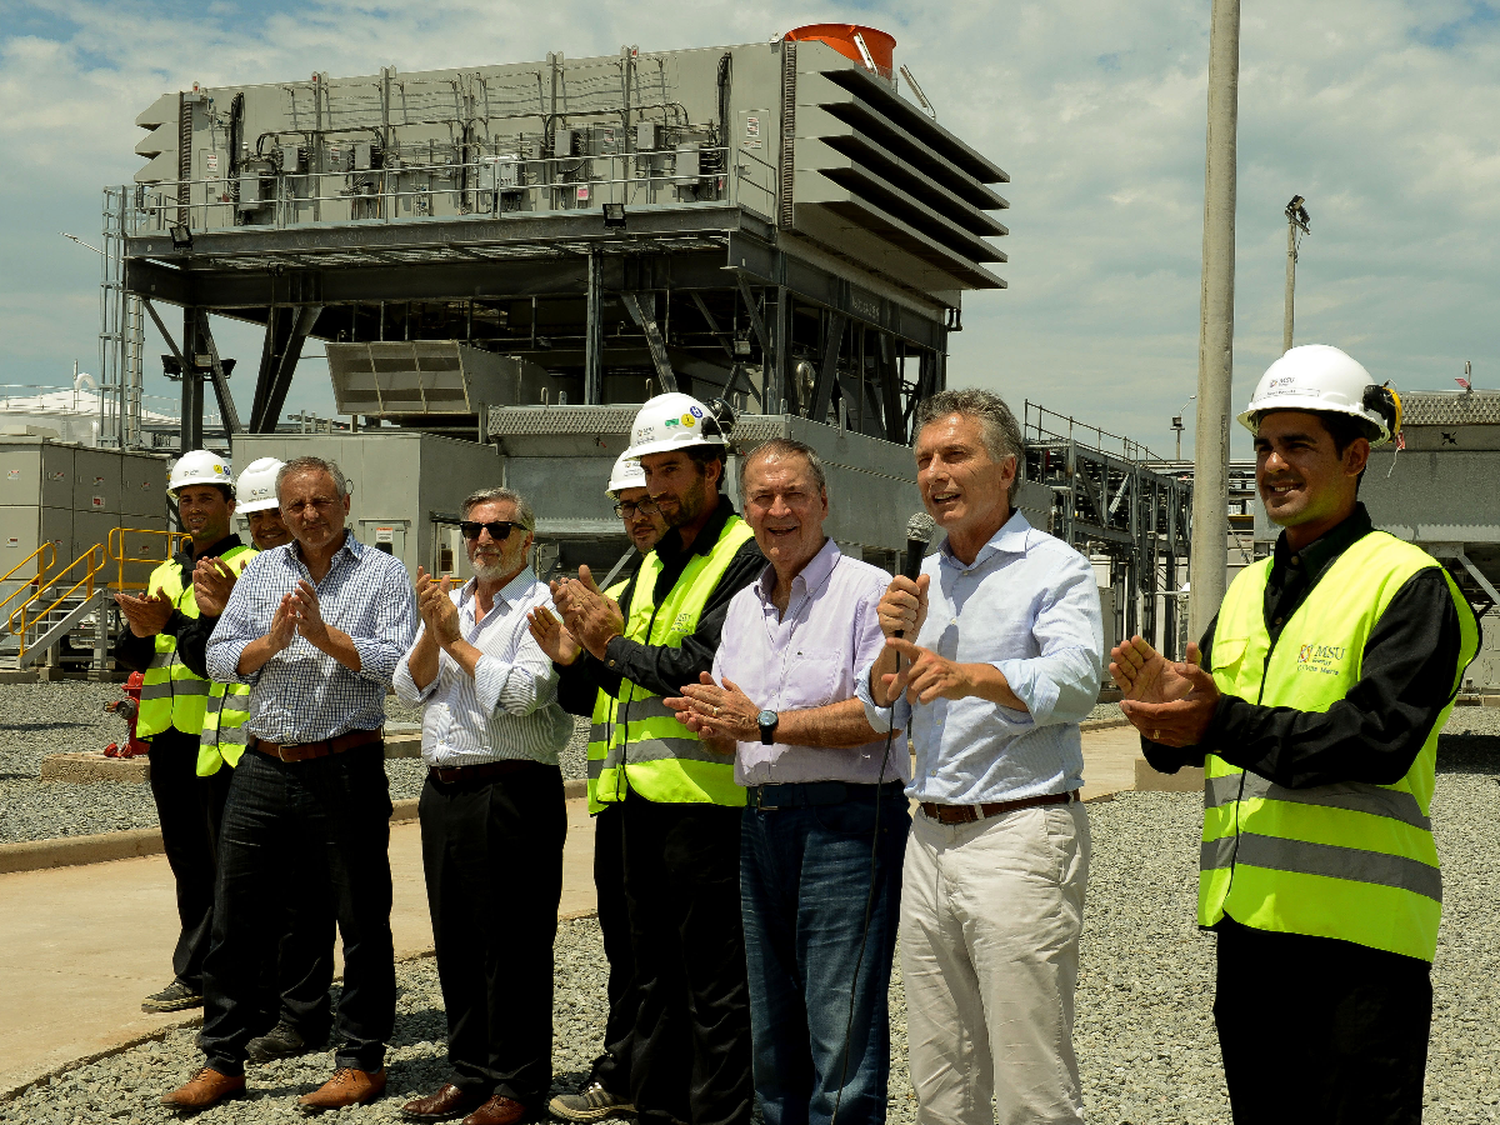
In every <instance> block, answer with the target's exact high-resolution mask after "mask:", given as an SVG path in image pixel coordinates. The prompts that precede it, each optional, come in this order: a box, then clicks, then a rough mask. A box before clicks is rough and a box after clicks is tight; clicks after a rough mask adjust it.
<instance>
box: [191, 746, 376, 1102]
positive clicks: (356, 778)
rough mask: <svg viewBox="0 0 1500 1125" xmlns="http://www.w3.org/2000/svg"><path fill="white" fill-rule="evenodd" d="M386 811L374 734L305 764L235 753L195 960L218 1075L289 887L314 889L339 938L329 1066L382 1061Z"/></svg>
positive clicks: (239, 1062) (251, 1012) (233, 1069)
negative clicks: (209, 909) (204, 954)
mask: <svg viewBox="0 0 1500 1125" xmlns="http://www.w3.org/2000/svg"><path fill="white" fill-rule="evenodd" d="M390 815H391V798H390V790H389V786H388V785H387V782H386V776H385V750H384V745H383V744H382V743H380V742H375V743H372V744H370V745H367V746H359V747H356V748H354V749H352V750H346V751H345V752H344V753H342V754H332V755H329V756H328V757H326V758H315V759H313V760H311V761H306V762H291V763H288V762H282V761H279V760H277V759H275V758H269V757H267V756H266V755H264V754H262V753H260V752H259V751H256V750H247V751H245V756H244V757H243V758H241V759H240V764H239V765H238V766H237V767H236V768H235V771H234V777H233V779H232V780H231V782H230V785H229V798H228V800H227V801H226V803H225V806H224V826H223V828H222V830H221V832H220V835H219V878H218V885H217V887H216V893H215V896H214V937H213V944H212V945H211V946H210V947H209V951H208V959H207V961H206V962H205V964H204V966H203V993H204V996H203V999H204V1013H203V1034H202V1036H201V1037H200V1039H199V1042H200V1043H201V1044H202V1046H203V1053H204V1054H205V1055H207V1056H208V1065H209V1066H211V1067H213V1068H214V1069H215V1070H217V1071H219V1073H221V1074H242V1073H244V1067H245V1045H246V1044H247V1043H248V1042H249V1040H250V1038H251V1036H252V1035H253V1034H254V1031H255V1029H256V1027H255V1025H256V1023H257V1020H258V1017H259V1013H260V1011H261V994H260V987H259V986H260V975H261V974H260V966H261V961H262V960H263V959H264V957H265V956H266V955H267V953H268V951H270V952H274V951H275V949H276V944H277V942H278V941H279V939H280V938H281V937H282V933H283V930H284V926H283V923H284V920H285V913H284V911H285V903H286V902H287V900H288V898H289V897H290V896H292V895H295V894H304V895H320V896H324V898H325V900H326V901H328V902H330V903H331V904H332V908H333V912H334V914H335V916H336V917H337V919H338V926H339V934H340V936H341V937H342V938H343V942H344V990H343V994H342V995H341V997H340V999H339V1007H338V1013H337V1016H336V1018H335V1022H334V1029H333V1036H334V1039H335V1040H340V1041H342V1046H340V1047H339V1048H338V1051H337V1053H336V1054H335V1056H334V1061H335V1064H336V1065H337V1066H340V1067H345V1066H352V1067H356V1068H358V1069H360V1070H379V1069H380V1067H381V1066H382V1065H383V1063H384V1060H385V1044H386V1041H387V1040H388V1039H389V1038H390V1037H391V1032H392V1030H393V1029H394V1026H395V1022H396V964H395V952H394V948H393V942H392V939H391V861H390V854H389V845H390Z"/></svg>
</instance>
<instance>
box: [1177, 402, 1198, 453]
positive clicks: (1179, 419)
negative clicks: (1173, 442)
mask: <svg viewBox="0 0 1500 1125" xmlns="http://www.w3.org/2000/svg"><path fill="white" fill-rule="evenodd" d="M1197 397H1198V396H1197V395H1188V397H1187V402H1184V403H1183V404H1182V405H1181V406H1179V407H1178V408H1177V413H1176V414H1174V415H1172V429H1173V430H1174V431H1176V433H1177V457H1176V460H1178V461H1181V460H1182V431H1183V430H1185V429H1187V427H1186V426H1184V425H1183V424H1182V419H1183V417H1184V415H1186V414H1187V408H1188V404H1189V403H1191V402H1192V401H1193V400H1194V399H1195V398H1197Z"/></svg>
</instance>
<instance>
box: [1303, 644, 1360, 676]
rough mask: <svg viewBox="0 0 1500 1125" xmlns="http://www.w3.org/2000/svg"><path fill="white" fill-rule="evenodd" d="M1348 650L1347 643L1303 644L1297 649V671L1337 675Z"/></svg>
mask: <svg viewBox="0 0 1500 1125" xmlns="http://www.w3.org/2000/svg"><path fill="white" fill-rule="evenodd" d="M1348 651H1349V649H1348V646H1347V645H1303V646H1302V647H1301V648H1299V649H1298V650H1297V671H1299V672H1321V673H1323V675H1325V676H1336V675H1338V673H1339V665H1341V664H1342V663H1343V662H1344V654H1345V653H1346V652H1348Z"/></svg>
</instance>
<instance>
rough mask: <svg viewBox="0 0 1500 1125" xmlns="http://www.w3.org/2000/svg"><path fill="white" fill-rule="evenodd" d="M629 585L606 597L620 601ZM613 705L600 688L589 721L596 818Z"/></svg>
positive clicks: (619, 586)
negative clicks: (600, 776) (600, 777)
mask: <svg viewBox="0 0 1500 1125" xmlns="http://www.w3.org/2000/svg"><path fill="white" fill-rule="evenodd" d="M629 585H630V579H628V578H627V579H625V581H623V582H616V583H615V584H614V585H613V586H611V587H610V588H609V589H608V590H605V591H604V596H605V597H607V598H613V599H614V600H615V601H619V600H620V595H621V594H623V593H624V592H625V587H626V586H629ZM613 704H614V697H613V696H612V695H610V694H609V692H607V691H605V690H604V689H603V688H600V689H599V693H598V695H597V696H595V698H594V713H593V716H592V717H591V718H590V719H589V745H588V771H589V776H588V785H589V815H590V816H596V815H597V814H599V813H601V812H603V811H604V804H603V802H601V801H600V800H599V793H598V790H599V775H600V774H601V773H602V772H603V771H604V757H605V754H606V753H607V752H608V750H609V741H610V736H609V732H610V730H611V729H612V716H613V715H614V708H613Z"/></svg>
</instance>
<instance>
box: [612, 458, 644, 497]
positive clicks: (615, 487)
mask: <svg viewBox="0 0 1500 1125" xmlns="http://www.w3.org/2000/svg"><path fill="white" fill-rule="evenodd" d="M645 487H646V470H645V469H643V468H641V463H640V462H639V461H637V460H635V459H634V458H632V457H631V456H630V454H628V453H622V454H620V456H619V457H617V458H615V467H614V468H613V469H611V470H610V474H609V487H608V488H607V489H605V491H606V492H608V493H609V494H610V495H611V496H616V497H618V496H619V495H620V493H622V492H624V491H625V489H627V488H645Z"/></svg>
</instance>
